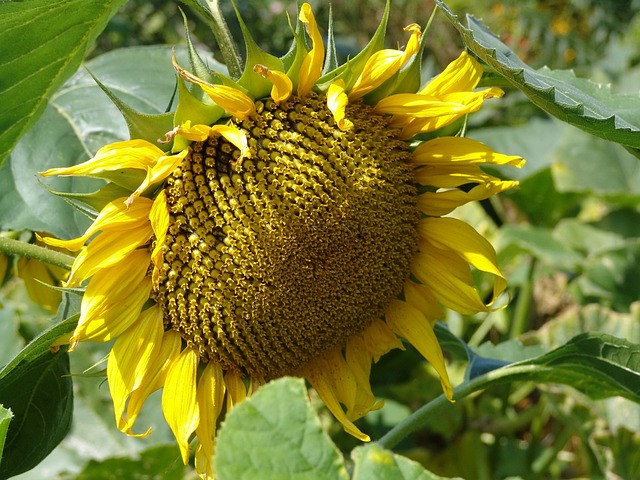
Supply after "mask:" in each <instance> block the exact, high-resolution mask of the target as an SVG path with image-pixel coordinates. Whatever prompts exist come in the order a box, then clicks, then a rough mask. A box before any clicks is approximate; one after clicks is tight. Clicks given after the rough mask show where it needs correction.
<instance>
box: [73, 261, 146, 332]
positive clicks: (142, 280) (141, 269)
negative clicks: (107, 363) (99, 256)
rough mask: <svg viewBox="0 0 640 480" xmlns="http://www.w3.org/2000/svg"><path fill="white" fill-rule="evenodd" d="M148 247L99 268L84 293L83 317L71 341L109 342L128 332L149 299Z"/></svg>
mask: <svg viewBox="0 0 640 480" xmlns="http://www.w3.org/2000/svg"><path fill="white" fill-rule="evenodd" d="M149 257H150V255H149V252H148V251H145V250H137V251H135V252H133V253H131V255H129V256H128V257H127V259H126V262H125V263H126V266H123V264H116V265H114V266H112V267H110V268H103V269H100V270H98V271H97V272H96V273H95V275H94V276H93V278H92V279H91V281H90V282H89V285H88V286H87V290H86V292H85V294H84V295H83V297H82V303H81V305H80V319H79V321H78V326H77V327H76V329H75V331H74V333H73V336H72V337H71V343H72V344H73V343H76V342H83V341H97V342H107V341H109V340H111V339H112V338H115V337H117V336H118V335H120V334H121V333H122V332H124V331H125V330H126V329H127V328H129V326H130V325H131V324H132V323H133V322H134V321H135V319H136V318H137V317H138V315H139V314H140V311H141V310H142V306H143V305H144V303H145V302H146V301H147V300H148V299H149V294H150V292H151V278H149V277H147V276H146V272H147V269H148V268H149V260H150V258H149Z"/></svg>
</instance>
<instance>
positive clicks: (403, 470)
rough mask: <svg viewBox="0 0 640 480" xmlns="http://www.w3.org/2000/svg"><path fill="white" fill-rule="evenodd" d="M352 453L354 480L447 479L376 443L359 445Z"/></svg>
mask: <svg viewBox="0 0 640 480" xmlns="http://www.w3.org/2000/svg"><path fill="white" fill-rule="evenodd" d="M351 455H352V457H353V461H354V463H355V467H354V471H353V477H352V479H353V480H445V477H440V476H438V475H436V474H434V473H431V472H429V471H427V470H425V468H424V467H423V466H422V465H420V464H419V463H418V462H414V461H413V460H409V459H408V458H405V457H403V456H401V455H396V454H395V453H393V452H391V451H389V450H385V449H383V448H382V447H380V446H378V445H376V444H375V443H372V444H369V445H366V446H364V447H358V448H356V449H355V450H354V451H353V452H352V454H351ZM446 478H449V479H450V477H446Z"/></svg>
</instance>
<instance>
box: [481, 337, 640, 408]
mask: <svg viewBox="0 0 640 480" xmlns="http://www.w3.org/2000/svg"><path fill="white" fill-rule="evenodd" d="M480 378H481V377H478V379H479V380H480ZM520 380H526V381H534V382H538V383H563V384H566V385H570V386H572V387H574V388H576V389H578V390H580V391H582V392H583V393H585V394H587V395H589V396H590V397H591V398H595V399H600V398H608V397H615V396H620V397H624V398H627V399H629V400H632V401H634V402H637V403H640V345H638V344H637V343H632V342H629V341H627V340H625V339H622V338H617V337H613V336H611V335H606V334H603V333H592V332H588V333H583V334H581V335H578V336H576V337H574V338H572V339H571V340H570V341H569V342H567V343H566V344H565V345H563V346H561V347H559V348H556V349H555V350H552V351H550V352H548V353H546V354H544V355H541V356H539V357H535V358H532V359H530V360H525V361H523V362H518V363H513V364H511V365H509V366H507V367H504V368H503V369H498V370H495V371H493V372H489V374H487V376H486V377H484V378H482V381H481V382H480V384H479V385H478V388H477V389H481V388H486V387H488V386H490V385H493V384H498V383H505V382H513V381H520Z"/></svg>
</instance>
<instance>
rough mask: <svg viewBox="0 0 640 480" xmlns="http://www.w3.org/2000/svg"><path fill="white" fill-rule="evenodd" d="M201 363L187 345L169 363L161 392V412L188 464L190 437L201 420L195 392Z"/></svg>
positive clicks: (184, 460)
mask: <svg viewBox="0 0 640 480" xmlns="http://www.w3.org/2000/svg"><path fill="white" fill-rule="evenodd" d="M198 363H199V357H198V354H197V353H196V351H195V350H193V349H191V348H185V349H184V350H183V351H182V352H181V353H180V355H178V357H177V358H176V359H175V360H174V361H173V363H172V364H171V365H169V370H168V371H167V378H166V379H165V382H164V389H163V391H162V412H163V413H164V418H165V419H166V421H167V423H168V424H169V427H170V428H171V431H172V432H173V434H174V436H175V437H176V440H177V441H178V447H180V453H181V454H182V461H183V462H184V464H185V465H187V464H188V463H189V438H190V437H191V434H192V433H193V432H194V431H195V429H196V428H197V427H198V423H199V421H200V412H199V411H198V402H197V395H196V392H197V386H196V373H197V370H198Z"/></svg>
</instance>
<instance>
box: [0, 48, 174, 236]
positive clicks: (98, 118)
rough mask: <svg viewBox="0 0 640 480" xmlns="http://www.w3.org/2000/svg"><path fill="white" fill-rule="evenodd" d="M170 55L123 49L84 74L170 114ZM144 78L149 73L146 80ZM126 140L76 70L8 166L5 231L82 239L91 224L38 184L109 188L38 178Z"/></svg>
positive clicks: (131, 101) (2, 216)
mask: <svg viewBox="0 0 640 480" xmlns="http://www.w3.org/2000/svg"><path fill="white" fill-rule="evenodd" d="M171 55H172V48H171V47H170V46H156V47H132V48H126V49H119V50H115V51H113V52H109V53H107V54H104V55H101V56H99V57H97V58H95V59H93V60H91V61H90V62H88V63H87V68H88V69H89V70H90V71H91V73H92V74H93V75H95V77H96V78H98V79H99V80H100V81H101V82H102V83H104V84H105V85H106V86H107V87H108V88H109V90H110V91H111V92H112V93H113V94H114V95H116V96H117V97H118V98H119V99H120V100H122V101H123V102H125V103H126V104H127V105H129V106H131V107H132V108H135V109H136V110H139V111H141V112H145V113H149V114H158V113H162V112H164V111H165V110H166V108H167V106H168V105H169V102H170V100H171V97H172V95H173V91H174V87H175V72H174V70H173V66H172V64H171ZM176 55H177V56H178V57H179V58H182V59H185V57H186V51H185V50H184V49H178V50H177V51H176ZM140 72H144V81H141V79H140ZM128 137H129V134H128V129H127V125H126V123H125V121H124V120H123V118H122V115H121V114H120V112H119V111H118V109H117V108H116V107H115V106H114V105H113V103H112V102H111V101H110V100H109V98H108V97H107V95H106V94H105V93H104V92H103V91H102V90H101V89H100V87H99V86H98V85H96V83H95V82H94V81H93V79H92V78H91V75H89V74H88V73H87V72H86V71H84V70H82V71H79V72H77V73H76V74H75V75H74V76H73V77H72V78H71V79H70V80H69V81H68V82H67V83H66V84H65V85H64V86H63V87H62V88H61V89H60V90H59V91H58V92H56V94H55V95H54V96H53V98H52V99H51V101H50V104H49V106H48V107H47V109H46V111H45V112H44V114H43V115H42V117H41V118H40V120H39V121H38V123H37V124H36V125H35V127H34V128H33V129H31V130H30V131H29V132H28V133H27V134H26V135H25V136H24V137H23V139H22V140H21V141H20V142H19V143H18V145H17V146H16V147H15V149H14V150H13V152H12V154H11V158H10V161H9V162H8V163H9V166H10V168H11V172H10V174H11V177H12V179H13V181H10V179H5V178H0V185H1V186H3V187H7V188H6V189H3V190H2V192H3V195H2V196H0V206H4V207H6V208H2V209H0V226H2V227H3V228H11V229H16V230H21V229H28V230H42V231H47V232H49V233H51V234H53V235H55V236H57V237H60V238H72V237H77V236H79V235H80V234H81V233H82V232H84V230H85V229H86V228H87V226H88V220H87V218H86V217H85V216H84V215H83V214H81V213H79V212H78V211H76V209H74V208H73V207H72V206H71V205H69V204H68V203H67V202H65V201H64V200H63V199H60V198H57V197H56V196H54V195H52V194H51V193H49V192H48V191H47V190H46V189H45V188H43V186H42V185H41V184H40V183H39V182H40V181H43V182H45V183H46V185H48V186H50V187H51V188H52V189H53V190H56V191H63V192H74V193H88V192H94V191H96V190H98V189H99V188H100V187H101V186H102V185H103V183H104V182H102V181H100V180H96V179H88V178H80V177H60V178H47V179H42V178H41V177H39V176H38V175H37V172H41V171H44V170H46V169H49V168H53V167H64V166H69V165H75V164H78V163H81V162H83V161H85V160H88V159H89V158H90V157H91V156H93V154H94V153H95V152H96V151H97V150H98V149H99V148H100V147H102V146H104V145H105V144H107V143H111V142H115V141H121V140H125V139H127V138H128ZM5 168H6V167H5ZM4 174H5V173H4V172H2V173H0V176H1V177H4ZM5 183H7V185H4V184H5ZM5 192H6V195H7V200H6V202H7V203H6V205H5ZM9 200H11V201H12V203H8V202H9ZM16 211H20V212H28V213H20V214H18V213H16Z"/></svg>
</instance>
